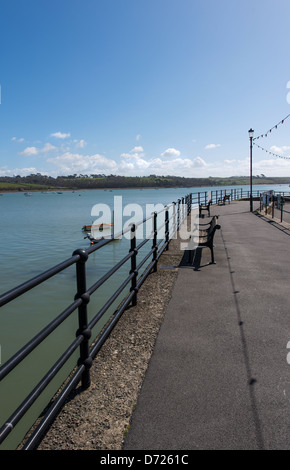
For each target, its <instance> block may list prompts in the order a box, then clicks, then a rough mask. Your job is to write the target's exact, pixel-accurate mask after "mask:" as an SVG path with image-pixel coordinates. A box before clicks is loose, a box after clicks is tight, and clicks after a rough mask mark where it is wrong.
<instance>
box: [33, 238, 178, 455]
mask: <svg viewBox="0 0 290 470" xmlns="http://www.w3.org/2000/svg"><path fill="white" fill-rule="evenodd" d="M182 257H183V252H181V251H180V244H179V241H178V240H172V241H171V242H170V245H169V251H167V252H164V253H163V255H162V256H161V257H160V260H159V267H158V271H157V273H152V274H151V275H150V276H149V277H148V278H147V280H146V281H145V283H144V284H143V286H142V287H141V289H140V292H139V294H138V304H137V306H136V307H132V308H129V309H128V310H127V311H125V312H124V314H123V316H122V317H121V319H120V320H119V322H118V324H117V326H116V327H115V329H114V330H113V332H112V334H111V336H110V337H109V339H108V340H107V341H106V343H105V344H104V346H103V347H102V349H101V351H100V352H99V354H98V356H97V357H96V359H95V360H94V362H93V366H92V368H91V382H92V384H91V387H90V388H89V389H88V390H85V391H82V390H81V389H80V388H78V389H77V390H76V391H75V392H74V393H73V394H72V395H71V397H69V399H68V400H67V403H66V405H65V406H64V408H63V409H62V411H61V412H60V413H59V415H58V416H57V418H56V419H55V421H54V423H53V424H52V426H51V428H50V430H49V431H48V433H47V434H46V436H45V437H44V439H43V440H42V442H41V444H40V445H39V446H38V450H121V449H122V445H123V442H124V438H125V436H126V433H127V431H128V429H129V426H130V420H131V416H132V413H133V411H134V409H135V407H136V404H137V400H138V395H139V392H140V389H141V387H142V383H143V380H144V377H145V374H146V370H147V366H148V363H149V361H150V358H151V355H152V352H153V348H154V345H155V341H156V338H157V335H158V332H159V329H160V326H161V324H162V321H163V318H164V314H165V307H166V305H167V304H168V302H169V300H170V298H171V292H172V287H173V284H174V282H175V279H176V277H177V273H178V269H177V268H175V267H177V266H178V265H179V264H180V262H181V260H182Z"/></svg>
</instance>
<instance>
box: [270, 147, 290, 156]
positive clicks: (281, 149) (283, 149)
mask: <svg viewBox="0 0 290 470" xmlns="http://www.w3.org/2000/svg"><path fill="white" fill-rule="evenodd" d="M288 150H290V147H287V145H283V146H282V147H277V146H276V145H272V147H270V151H271V152H273V153H278V154H279V153H280V154H282V155H283V153H284V152H287V151H288Z"/></svg>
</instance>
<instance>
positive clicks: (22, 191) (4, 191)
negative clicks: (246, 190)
mask: <svg viewBox="0 0 290 470" xmlns="http://www.w3.org/2000/svg"><path fill="white" fill-rule="evenodd" d="M288 184H289V183H279V182H277V183H273V182H271V183H270V182H269V183H265V182H261V183H258V182H256V181H255V182H253V185H256V186H262V185H268V186H285V185H288ZM225 186H232V187H234V186H236V187H238V186H249V183H244V184H242V183H241V184H233V183H232V184H231V183H230V182H229V183H228V184H221V185H216V184H215V185H214V186H209V185H204V186H203V185H200V186H158V187H157V186H148V187H144V186H128V187H106V188H77V189H76V188H50V189H47V188H45V189H39V188H37V189H35V188H31V189H30V188H25V189H23V187H19V188H15V189H11V188H9V189H6V188H3V189H2V188H0V194H7V193H20V194H25V193H44V194H45V193H62V192H66V193H67V192H75V193H77V192H80V191H124V190H125V191H127V190H146V189H154V190H159V189H192V188H195V187H196V188H209V187H210V188H214V189H213V190H215V189H216V190H218V189H219V188H222V187H225ZM289 186H290V185H289ZM289 191H290V189H289Z"/></svg>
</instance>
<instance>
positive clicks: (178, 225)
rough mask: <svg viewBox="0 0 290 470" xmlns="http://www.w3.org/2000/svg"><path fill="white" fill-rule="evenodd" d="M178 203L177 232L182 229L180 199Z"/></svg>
mask: <svg viewBox="0 0 290 470" xmlns="http://www.w3.org/2000/svg"><path fill="white" fill-rule="evenodd" d="M177 203H178V206H177V231H178V230H179V227H180V199H178V201H177Z"/></svg>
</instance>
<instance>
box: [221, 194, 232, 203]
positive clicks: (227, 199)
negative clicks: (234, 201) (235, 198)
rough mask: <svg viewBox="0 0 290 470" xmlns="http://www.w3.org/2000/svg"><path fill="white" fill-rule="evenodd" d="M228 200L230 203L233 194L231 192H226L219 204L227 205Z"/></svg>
mask: <svg viewBox="0 0 290 470" xmlns="http://www.w3.org/2000/svg"><path fill="white" fill-rule="evenodd" d="M226 201H229V204H230V203H231V195H230V194H225V196H224V197H223V198H222V199H219V200H218V204H223V205H225V203H226Z"/></svg>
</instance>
